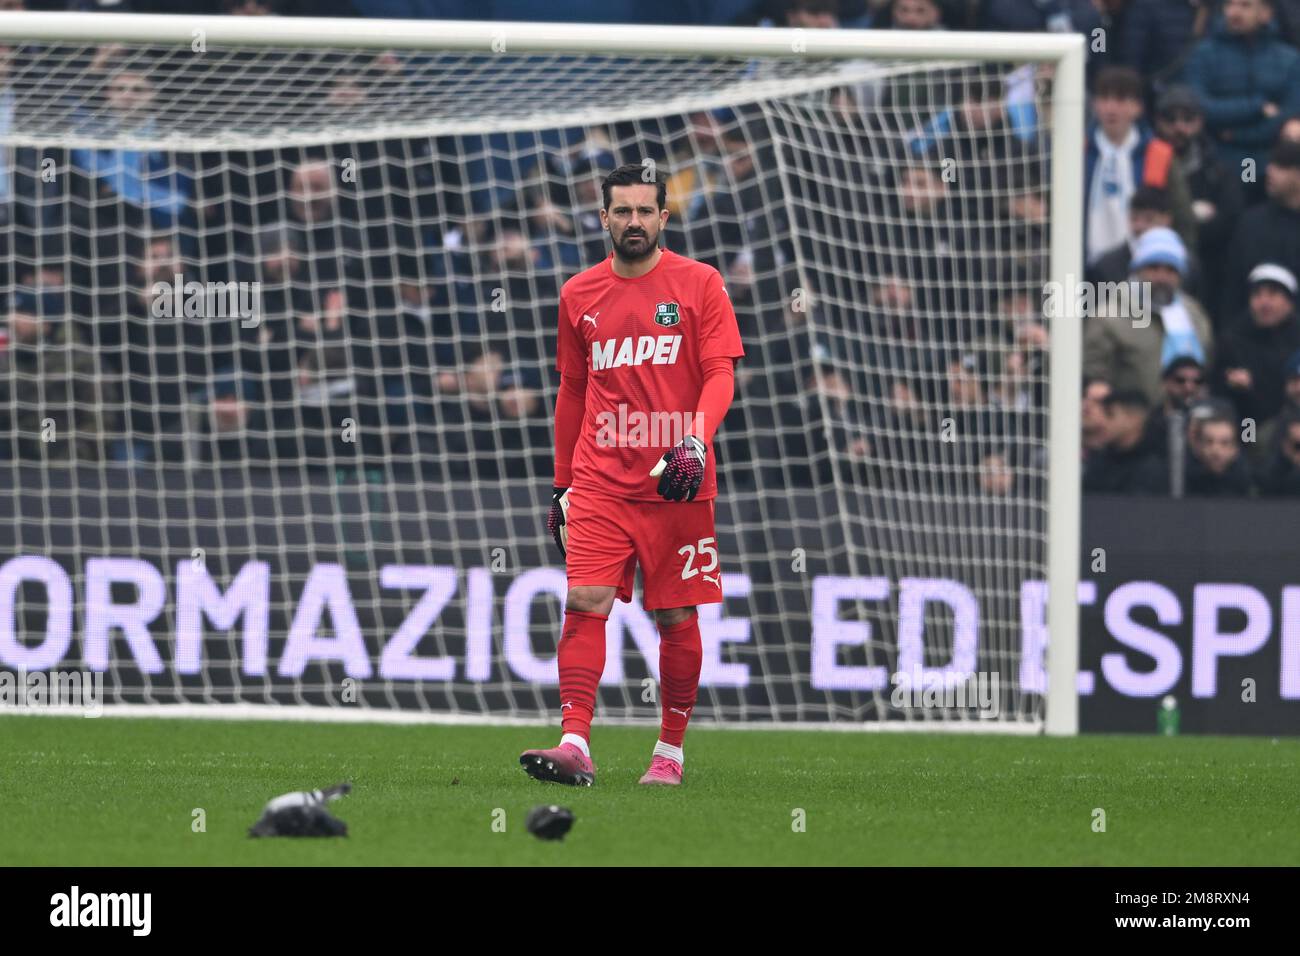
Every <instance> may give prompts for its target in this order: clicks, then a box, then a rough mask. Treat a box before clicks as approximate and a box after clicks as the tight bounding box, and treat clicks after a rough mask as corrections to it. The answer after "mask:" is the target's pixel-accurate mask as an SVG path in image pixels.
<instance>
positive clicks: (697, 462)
mask: <svg viewBox="0 0 1300 956" xmlns="http://www.w3.org/2000/svg"><path fill="white" fill-rule="evenodd" d="M744 354H745V349H744V346H742V345H741V342H740V327H739V325H738V324H737V322H736V312H735V309H733V308H732V306H731V299H730V297H729V296H728V295H727V290H726V287H725V286H724V285H723V284H722V276H720V275H719V274H718V273H717V272H716V271H712V272H711V273H710V275H709V278H708V280H707V281H706V282H705V284H704V289H703V295H702V305H701V309H700V325H699V356H700V372H701V378H702V381H701V385H700V397H699V399H698V400H697V402H696V406H695V416H694V418H693V419H692V422H691V427H690V428H688V429H687V435H686V437H685V438H683V439H682V440H681V441H680V442H678V443H677V444H676V445H675V446H673V447H672V448H670V449H669V450H668V451H667V452H666V453H665V454H664V456H663V458H661V459H660V460H659V462H658V464H656V465H655V467H654V470H652V471H651V472H650V476H651V477H652V478H658V479H659V489H658V490H659V494H660V495H662V496H663V497H664V498H666V499H668V500H669V501H691V500H692V499H694V498H695V495H696V494H697V493H698V492H699V490H700V484H701V483H702V482H703V480H704V470H705V469H704V465H705V460H706V457H707V455H708V447H709V442H711V441H712V440H713V435H714V433H715V432H716V431H717V430H718V426H719V425H721V424H722V419H723V418H725V417H726V414H727V409H728V408H729V407H730V406H731V399H732V396H733V395H734V394H735V363H736V361H737V360H738V359H740V358H742V357H744Z"/></svg>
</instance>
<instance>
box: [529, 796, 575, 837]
mask: <svg viewBox="0 0 1300 956" xmlns="http://www.w3.org/2000/svg"><path fill="white" fill-rule="evenodd" d="M573 820H574V816H573V811H572V810H570V809H569V808H568V807H557V806H556V805H555V804H553V803H552V804H550V805H544V806H540V807H533V808H532V809H531V810H529V811H528V820H527V821H526V823H525V825H526V826H527V827H528V832H529V833H531V834H532V835H533V836H535V837H537V838H538V839H539V840H563V839H564V835H565V834H566V833H568V832H569V828H570V827H572V826H573Z"/></svg>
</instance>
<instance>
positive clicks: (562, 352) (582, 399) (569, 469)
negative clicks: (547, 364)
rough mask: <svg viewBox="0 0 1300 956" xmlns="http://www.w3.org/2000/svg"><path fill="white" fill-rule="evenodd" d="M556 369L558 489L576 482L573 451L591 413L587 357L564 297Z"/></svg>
mask: <svg viewBox="0 0 1300 956" xmlns="http://www.w3.org/2000/svg"><path fill="white" fill-rule="evenodd" d="M555 353H556V354H555V367H556V370H557V371H559V373H560V391H559V394H558V395H557V396H556V398H555V481H554V487H555V488H557V489H558V488H567V487H569V485H570V484H572V482H573V450H574V448H575V447H577V444H578V438H579V436H580V435H581V433H582V420H583V417H584V416H585V414H586V410H587V356H586V350H585V348H584V347H583V342H582V340H581V339H580V338H579V337H578V333H577V330H576V329H575V328H574V327H573V323H572V322H570V321H569V315H568V307H567V303H566V302H565V300H564V297H563V296H562V295H561V297H560V327H559V333H558V335H557V337H556V349H555Z"/></svg>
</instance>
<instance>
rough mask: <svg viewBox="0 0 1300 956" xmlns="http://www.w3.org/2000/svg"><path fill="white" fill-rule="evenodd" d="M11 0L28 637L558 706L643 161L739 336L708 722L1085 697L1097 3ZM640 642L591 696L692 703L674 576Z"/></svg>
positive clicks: (674, 238) (381, 703)
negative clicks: (615, 269) (591, 422)
mask: <svg viewBox="0 0 1300 956" xmlns="http://www.w3.org/2000/svg"><path fill="white" fill-rule="evenodd" d="M0 31H3V43H4V50H3V56H2V58H0V83H2V84H3V87H2V89H0V142H2V143H3V146H4V152H3V157H4V162H3V168H0V197H3V200H4V204H3V205H4V215H5V216H6V217H7V222H6V229H5V231H4V233H5V237H6V238H5V240H4V242H5V245H4V248H3V250H2V255H0V282H2V283H3V291H4V294H5V296H6V303H5V305H6V308H5V313H4V315H5V328H4V338H3V341H0V363H2V369H3V371H2V372H0V475H3V481H4V483H5V484H6V485H7V486H8V487H9V488H10V489H11V491H10V493H9V494H8V495H6V496H4V497H3V500H2V501H0V668H3V669H7V670H9V671H12V672H21V673H28V674H30V673H35V672H50V671H69V670H84V671H87V672H93V673H99V674H103V676H104V682H105V695H106V697H107V700H108V702H109V703H110V704H114V705H134V706H142V705H143V706H148V707H152V708H154V709H155V710H156V711H157V712H159V713H166V712H169V711H168V708H171V709H172V712H174V711H176V710H178V709H184V708H183V706H180V705H189V707H190V708H192V707H193V706H194V705H199V706H201V707H204V708H206V709H205V711H204V712H210V713H213V714H216V713H220V712H221V711H220V708H221V707H222V706H228V705H263V706H265V707H267V708H268V711H265V712H269V713H271V714H275V713H285V714H289V713H291V712H296V713H301V708H304V707H309V708H317V709H316V710H313V711H310V712H309V713H311V714H314V715H317V716H321V717H340V716H342V717H346V716H347V715H349V714H350V715H353V716H357V715H361V716H367V717H380V716H385V715H397V717H401V716H411V715H414V717H415V718H416V719H420V718H439V719H442V718H456V717H463V718H466V719H507V718H515V719H534V720H535V719H547V718H550V717H552V716H553V715H554V714H555V713H556V706H557V703H558V694H557V686H556V683H557V673H556V666H555V642H556V640H557V636H558V630H559V625H560V621H561V613H562V612H561V607H562V602H563V596H564V593H565V577H564V569H563V564H562V562H561V561H560V559H559V557H558V555H557V553H556V552H555V549H554V546H553V544H552V543H551V542H550V540H549V538H548V537H547V536H546V533H545V529H544V523H545V514H546V509H547V506H548V504H549V493H550V486H551V475H552V462H553V428H552V415H553V409H554V401H555V394H556V389H557V386H558V377H557V375H556V373H555V371H554V367H555V328H556V323H557V321H558V320H557V312H556V305H557V301H558V293H559V288H560V286H561V285H562V284H563V282H564V281H565V280H566V279H567V278H568V277H569V276H571V275H573V274H575V273H576V272H578V271H580V270H582V269H584V268H586V267H588V266H590V265H593V264H595V263H597V262H599V261H600V260H601V259H603V258H604V257H605V256H606V255H607V254H608V245H607V237H606V235H605V234H604V233H603V232H602V230H601V227H600V220H599V216H598V207H599V204H600V186H599V184H600V180H601V178H602V176H603V174H604V173H605V172H607V171H609V170H610V169H612V168H613V167H614V166H615V165H618V164H620V163H625V162H636V163H640V164H642V165H643V168H644V169H645V171H646V178H647V180H652V179H654V178H656V177H664V178H665V179H666V181H667V186H668V202H669V206H670V211H671V218H670V220H669V224H668V229H667V232H666V239H665V243H666V245H667V246H668V247H669V248H672V249H673V250H675V251H677V252H680V253H682V254H685V255H688V256H691V257H694V258H698V259H701V260H704V261H705V262H708V263H710V264H712V265H714V266H716V267H717V268H718V269H719V270H720V271H721V272H722V274H723V276H724V279H725V281H726V284H727V288H728V291H729V293H730V296H731V298H732V301H733V304H734V305H735V308H736V312H737V315H738V318H739V322H740V328H741V332H742V336H743V338H744V342H745V349H746V353H747V356H746V358H745V360H744V361H743V362H742V363H741V365H740V367H739V369H738V375H737V396H736V401H735V402H734V404H733V407H732V410H731V412H730V414H729V416H728V418H727V419H726V422H725V424H724V425H723V426H722V428H721V430H720V432H719V434H718V437H717V439H716V442H715V449H716V453H717V455H718V459H719V476H720V495H719V499H718V505H717V523H718V535H719V540H718V549H719V552H720V556H721V563H722V569H723V575H724V577H723V583H724V593H725V597H726V601H725V603H724V604H721V605H711V606H705V607H702V608H701V624H702V632H703V635H704V645H705V653H704V671H703V676H702V682H701V691H700V700H699V704H698V706H697V709H696V712H695V721H696V722H697V723H707V722H710V721H718V722H736V723H742V722H744V723H772V722H797V723H806V724H808V725H817V726H820V725H844V726H880V727H936V728H947V727H969V728H973V729H980V730H992V729H1028V730H1034V729H1040V728H1041V727H1042V726H1043V725H1044V720H1045V715H1046V714H1047V703H1046V702H1047V701H1048V700H1050V699H1052V697H1053V695H1054V694H1055V693H1056V692H1057V687H1058V685H1059V688H1060V693H1061V695H1062V697H1061V700H1062V701H1063V702H1068V705H1069V709H1070V710H1071V711H1072V708H1073V702H1072V697H1071V696H1070V695H1071V694H1072V692H1073V688H1072V682H1073V679H1074V677H1073V671H1074V663H1073V661H1072V660H1071V655H1072V654H1073V651H1072V648H1073V646H1074V645H1073V641H1074V639H1075V638H1074V634H1073V625H1072V623H1071V613H1070V612H1071V611H1072V608H1071V607H1067V604H1070V605H1072V604H1073V599H1072V594H1073V588H1074V586H1075V585H1074V581H1075V579H1076V577H1077V568H1076V567H1073V565H1074V564H1075V563H1076V562H1077V559H1078V541H1077V527H1075V525H1076V524H1077V507H1078V502H1077V466H1076V465H1072V458H1073V457H1077V456H1076V455H1074V452H1075V450H1076V449H1077V446H1076V444H1075V443H1076V441H1077V425H1076V424H1075V422H1077V407H1072V405H1076V404H1077V391H1078V388H1077V385H1078V382H1077V374H1078V364H1077V363H1078V357H1077V341H1076V340H1075V338H1072V337H1077V329H1075V328H1072V327H1071V326H1072V323H1071V322H1069V321H1068V316H1067V317H1066V320H1065V321H1062V320H1059V319H1055V320H1054V319H1053V318H1052V317H1047V316H1044V314H1043V309H1042V302H1043V291H1044V287H1045V283H1047V282H1049V281H1063V280H1065V279H1066V275H1065V273H1066V271H1067V270H1068V269H1071V268H1073V269H1074V271H1075V272H1076V273H1077V271H1078V270H1077V267H1076V266H1075V263H1074V261H1073V260H1074V259H1077V255H1078V244H1077V241H1076V239H1075V237H1074V233H1075V232H1077V231H1078V229H1077V208H1078V207H1077V197H1076V196H1075V195H1074V192H1076V191H1077V189H1078V184H1077V173H1076V179H1075V180H1070V179H1069V178H1068V176H1069V173H1070V170H1077V162H1075V161H1074V160H1073V155H1074V154H1079V153H1080V149H1078V148H1077V147H1078V145H1079V142H1080V141H1079V138H1078V134H1077V132H1072V130H1073V125H1074V121H1076V120H1077V119H1078V117H1079V116H1080V112H1079V111H1080V108H1081V106H1080V104H1081V99H1082V91H1081V75H1082V73H1081V68H1080V67H1079V62H1080V61H1079V57H1080V55H1081V53H1080V48H1079V47H1078V45H1077V44H1075V43H1074V42H1073V41H1072V40H1068V39H1062V38H1057V37H1051V38H1043V37H1034V38H1032V39H1029V38H1014V37H996V36H994V37H990V38H987V39H986V40H985V45H984V46H979V47H977V46H976V45H975V44H974V43H972V42H970V41H972V40H973V39H974V38H972V37H969V36H967V37H950V38H948V39H947V40H946V41H945V40H944V39H943V38H941V37H938V36H935V37H919V38H913V37H910V36H903V35H900V34H891V35H881V34H872V33H841V32H839V31H834V32H827V33H826V34H825V35H821V34H820V32H817V33H814V32H808V33H804V32H803V31H738V30H703V31H697V30H675V29H667V28H666V29H663V30H645V31H642V30H641V28H637V31H636V35H635V36H633V37H629V33H630V31H631V28H597V27H562V28H561V27H548V26H545V25H527V26H525V25H508V24H490V23H487V24H447V23H437V22H429V23H394V22H383V21H377V22H367V21H346V22H343V21H339V22H331V21H316V20H276V21H273V22H269V23H268V22H267V21H259V22H257V23H256V24H255V25H254V24H250V23H248V22H247V21H244V20H242V19H241V18H232V19H222V20H218V19H200V20H191V19H190V18H172V17H133V16H119V15H114V16H103V17H101V16H80V15H78V16H75V17H74V16H61V15H38V14H31V15H26V14H24V15H21V16H18V15H10V16H7V17H6V18H5V20H4V21H3V22H2V23H0ZM945 43H947V45H946V46H945V45H944V44H945ZM1063 91H1064V92H1063ZM1054 129H1055V130H1056V132H1055V133H1054ZM1062 131H1064V132H1062ZM1067 154H1070V158H1069V159H1068V160H1067V159H1062V158H1061V157H1063V156H1065V155H1067ZM1060 183H1065V184H1066V185H1067V188H1065V189H1062V188H1060V186H1059V185H1058V184H1060ZM1062 217H1064V219H1065V222H1064V224H1063V222H1062ZM1071 218H1072V219H1073V221H1070V220H1071ZM1049 357H1050V358H1051V360H1052V361H1051V362H1049ZM1062 377H1064V379H1065V380H1066V381H1065V382H1064V384H1062V382H1061V379H1062ZM1072 416H1075V417H1073V418H1072ZM1062 446H1064V450H1062ZM1049 505H1050V507H1049ZM1049 593H1050V594H1054V595H1066V596H1067V598H1066V600H1063V601H1062V600H1054V601H1053V602H1052V603H1051V605H1050V608H1049V603H1048V601H1047V597H1048V594H1049ZM638 597H639V595H638ZM1049 610H1050V611H1051V612H1052V615H1051V617H1050V619H1049ZM1049 625H1050V631H1051V633H1052V634H1053V635H1054V636H1055V639H1054V640H1053V641H1052V642H1050V645H1049V642H1048V640H1047V634H1048V633H1049ZM608 640H609V648H610V654H609V658H608V665H607V669H606V672H605V675H604V679H603V681H602V684H601V690H600V698H599V703H598V709H597V718H598V720H629V721H637V720H647V721H653V720H655V719H657V707H658V703H657V697H656V694H655V684H654V680H655V677H656V676H657V675H656V671H657V634H656V630H655V627H654V623H653V618H652V616H651V615H648V614H647V613H646V612H645V611H643V610H642V609H641V607H640V605H639V603H636V602H634V603H632V604H631V605H623V604H616V606H615V609H614V611H613V613H612V615H611V617H610V622H609V629H608ZM1049 646H1050V647H1051V649H1052V651H1053V653H1054V654H1057V655H1059V659H1057V660H1055V662H1054V663H1053V664H1052V666H1051V667H1049V661H1048V649H1049ZM1062 649H1064V650H1062ZM1049 674H1050V675H1051V680H1052V681H1054V682H1056V683H1053V684H1052V686H1053V692H1052V694H1049V693H1048V686H1049ZM245 709H247V708H246V707H245ZM258 712H259V713H264V711H262V710H260V709H259V711H258ZM1060 713H1061V714H1063V715H1064V716H1062V717H1060V718H1059V719H1060V720H1061V721H1063V722H1062V723H1059V724H1058V729H1062V730H1063V731H1064V732H1069V731H1070V729H1071V727H1072V725H1071V721H1072V720H1073V717H1072V716H1071V715H1070V714H1067V713H1066V711H1065V710H1064V709H1062V710H1060ZM397 717H395V718H394V719H397Z"/></svg>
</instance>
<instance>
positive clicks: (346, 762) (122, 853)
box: [0, 715, 1300, 866]
mask: <svg viewBox="0 0 1300 956" xmlns="http://www.w3.org/2000/svg"><path fill="white" fill-rule="evenodd" d="M557 736H558V734H557V731H555V730H553V729H543V728H529V727H464V726H389V725H380V724H304V723H296V722H295V723H290V722H284V723H278V722H276V723H243V722H237V721H190V720H147V719H143V720H142V719H120V718H102V719H97V720H87V719H82V718H68V717H36V716H14V715H10V716H5V717H0V820H2V821H3V829H4V839H3V840H0V865H74V866H75V865H92V866H95V865H146V866H147V865H155V864H169V865H199V866H205V865H219V866H225V865H237V866H246V865H261V864H265V865H297V864H306V865H335V864H337V865H347V864H368V865H383V866H400V865H408V864H426V865H439V864H470V865H479V864H525V865H531V864H723V865H726V864H794V865H802V864H849V865H854V864H864V865H880V864H884V865H891V864H938V865H961V864H967V865H969V864H976V865H978V864H1026V865H1039V864H1043V865H1062V864H1065V865H1072V864H1080V865H1091V866H1124V865H1256V864H1282V865H1295V864H1296V863H1298V862H1300V826H1297V825H1296V823H1297V812H1298V811H1300V790H1298V789H1297V787H1296V780H1297V779H1298V778H1300V773H1298V771H1300V740H1298V739H1295V738H1286V739H1280V740H1271V739H1268V738H1234V739H1227V738H1204V737H1201V738H1195V737H1181V738H1156V737H1080V738H1075V739H1051V738H1041V737H998V736H971V735H931V734H879V733H818V732H814V731H808V732H803V731H793V732H784V731H755V730H744V731H722V730H713V729H700V730H695V731H693V732H692V733H690V734H689V735H688V737H687V741H686V747H687V764H686V783H685V785H684V786H683V787H681V788H680V789H676V790H672V789H660V788H654V789H651V788H642V787H638V786H637V783H636V781H637V778H638V777H639V776H640V774H641V772H642V771H643V770H644V769H645V765H646V763H647V761H648V756H649V753H650V748H651V746H652V745H653V743H654V738H655V733H654V730H653V729H644V728H627V727H620V728H600V727H599V726H598V727H597V729H596V732H595V738H594V740H593V744H594V748H595V753H594V755H595V758H596V763H597V768H598V770H597V781H596V786H595V787H593V788H591V789H584V790H578V789H571V788H568V787H560V786H556V785H553V784H542V783H538V782H536V781H533V780H531V779H529V778H528V777H527V776H525V774H524V772H523V770H522V769H521V768H520V767H519V764H518V760H517V758H518V754H519V752H520V751H521V750H524V749H526V748H528V747H534V746H549V745H550V744H552V743H554V741H555V739H556V738H557ZM344 779H348V780H351V781H353V783H354V784H355V787H356V789H355V790H354V792H353V794H352V795H351V796H349V797H345V798H343V799H342V800H340V801H339V802H337V803H335V804H333V805H332V806H333V808H334V810H335V812H336V813H337V815H338V816H339V817H340V818H342V819H344V820H346V821H347V823H348V827H349V829H350V832H351V835H350V836H349V837H348V838H347V839H339V840H288V839H276V840H253V839H249V838H248V837H247V835H246V834H247V829H248V827H249V825H250V824H252V822H253V821H254V820H255V819H256V818H257V816H258V815H259V813H260V812H261V808H262V805H263V804H264V803H265V801H266V800H268V799H269V798H271V797H273V796H276V795H278V794H280V793H283V792H287V791H292V790H302V789H311V788H315V787H321V786H326V785H329V784H332V783H336V782H338V781H340V780H344ZM540 803H560V804H562V805H564V806H568V807H570V808H571V809H572V810H573V811H574V813H575V814H576V815H577V823H576V824H575V825H574V828H573V830H572V832H571V833H570V834H569V836H568V838H567V839H565V840H564V841H563V842H558V843H544V842H542V841H539V840H537V839H535V838H534V837H533V836H531V835H530V834H529V833H528V832H527V831H526V830H525V828H524V818H525V815H526V814H527V812H528V810H529V809H530V808H531V807H533V806H535V805H537V804H540ZM196 808H201V809H202V810H203V811H204V812H205V815H206V832H201V833H197V832H194V831H193V828H192V820H193V811H194V810H195V809H196ZM1098 808H1099V809H1101V810H1104V811H1105V832H1095V831H1094V819H1096V817H1095V814H1094V811H1095V810H1096V809H1098ZM501 811H504V815H503V814H502V813H501ZM799 811H802V814H800V813H799ZM800 817H802V819H803V822H804V824H805V825H804V829H803V832H796V830H797V828H796V824H797V823H798V822H799V819H800ZM502 820H504V824H505V832H497V830H499V828H500V821H502ZM494 821H496V822H497V828H496V829H494V826H493V824H494Z"/></svg>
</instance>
